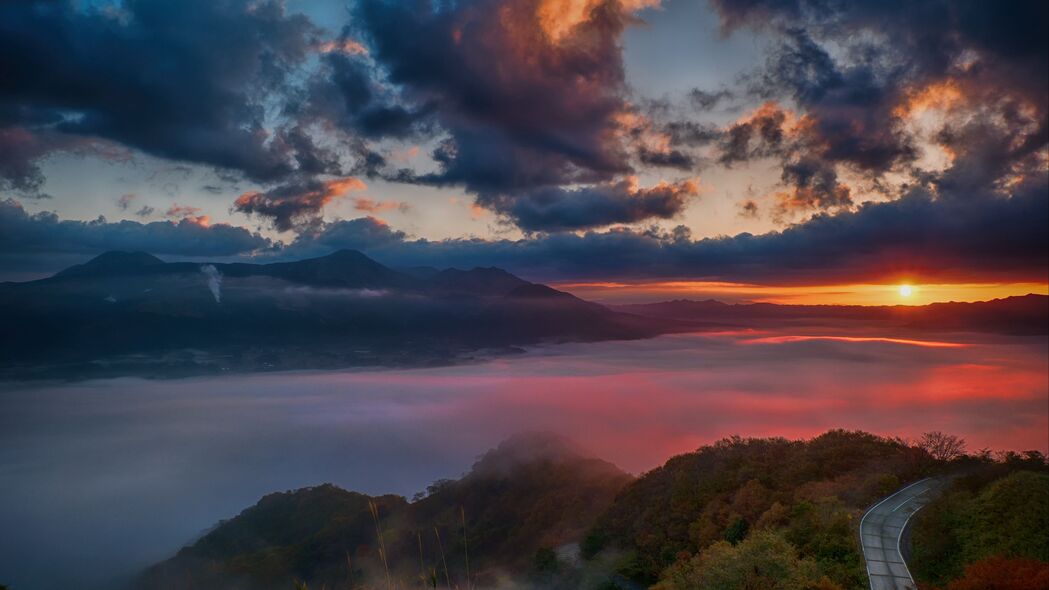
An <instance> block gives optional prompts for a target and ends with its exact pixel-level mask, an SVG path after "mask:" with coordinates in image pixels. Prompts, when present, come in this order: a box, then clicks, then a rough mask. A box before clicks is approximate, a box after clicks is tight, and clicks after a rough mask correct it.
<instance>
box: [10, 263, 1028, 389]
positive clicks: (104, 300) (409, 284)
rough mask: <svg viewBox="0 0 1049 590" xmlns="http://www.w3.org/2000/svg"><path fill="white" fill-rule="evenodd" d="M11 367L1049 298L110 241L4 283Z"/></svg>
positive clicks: (577, 335)
mask: <svg viewBox="0 0 1049 590" xmlns="http://www.w3.org/2000/svg"><path fill="white" fill-rule="evenodd" d="M0 321H2V322H3V324H4V326H5V330H4V331H2V332H0V379H41V378H43V379H82V378H92V377H110V376H123V375H143V376H151V377H178V376H186V375H200V374H220V373H225V372H248V371H265V370H288V369H335V368H346V367H362V366H386V367H408V366H431V365H439V364H450V363H455V362H462V361H467V360H470V359H477V358H486V357H489V356H493V355H501V354H509V353H514V352H519V351H521V350H522V349H521V347H524V346H531V345H535V344H539V343H544V342H586V341H600V340H617V339H640V338H649V337H653V336H656V335H659V334H664V333H669V332H686V331H703V330H719V329H733V328H757V329H773V328H777V327H798V326H807V325H814V324H823V325H827V324H829V323H830V322H834V323H841V322H861V323H865V324H871V325H874V326H876V327H877V328H878V329H886V328H889V329H892V330H951V331H966V330H968V331H982V332H1001V333H1010V334H1045V333H1046V331H1047V326H1049V298H1047V297H1045V296H1041V295H1027V296H1024V297H1011V298H1007V299H1001V300H995V301H989V302H981V303H942V304H940V303H937V304H932V305H926V306H883V307H865V306H832V305H818V306H812V305H773V304H767V303H756V304H735V305H729V304H724V303H721V302H718V301H712V300H711V301H689V300H677V301H668V302H662V303H653V304H644V305H622V306H615V307H606V306H603V305H599V304H597V303H593V302H589V301H584V300H582V299H580V298H578V297H575V296H574V295H572V294H570V293H566V292H563V291H558V290H556V289H553V288H551V287H549V286H547V285H543V284H539V283H532V282H529V281H526V280H524V279H522V278H520V277H517V276H515V275H513V274H511V273H509V272H507V271H505V270H503V269H499V268H473V269H469V270H462V269H456V268H449V269H437V268H429V267H415V268H408V269H393V268H390V267H387V266H385V265H383V264H380V263H379V262H377V261H375V260H372V259H371V258H369V257H368V256H366V255H365V254H363V253H361V252H358V251H355V250H340V251H337V252H334V253H332V254H330V255H327V256H322V257H319V258H311V259H306V260H299V261H294V262H276V263H270V264H248V263H195V262H165V261H163V260H161V259H159V258H157V257H155V256H152V255H150V254H147V253H144V252H107V253H105V254H102V255H99V256H97V257H95V258H94V259H92V260H90V261H88V262H86V263H84V264H79V265H76V266H72V267H70V268H67V269H65V270H63V271H61V272H59V273H57V274H55V275H54V276H52V277H48V278H45V279H40V280H36V281H30V282H24V283H3V284H0Z"/></svg>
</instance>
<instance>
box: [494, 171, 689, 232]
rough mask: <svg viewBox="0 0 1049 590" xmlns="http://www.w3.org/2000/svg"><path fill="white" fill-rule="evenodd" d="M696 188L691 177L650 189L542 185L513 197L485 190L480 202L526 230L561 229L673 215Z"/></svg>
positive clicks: (629, 185) (630, 184)
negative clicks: (689, 179) (572, 187)
mask: <svg viewBox="0 0 1049 590" xmlns="http://www.w3.org/2000/svg"><path fill="white" fill-rule="evenodd" d="M698 191H699V187H698V186H697V185H696V183H694V182H691V181H683V182H678V183H673V184H671V183H661V184H658V185H655V186H653V187H651V188H640V187H638V186H637V185H636V183H633V182H631V181H623V182H618V183H614V184H603V185H596V186H587V187H583V188H576V189H565V188H559V187H555V188H547V189H538V190H536V191H532V192H528V193H521V194H515V195H513V196H512V197H506V196H502V195H495V196H492V195H484V194H482V195H481V196H480V197H478V204H479V205H481V206H483V207H486V208H488V209H491V210H493V211H496V212H498V213H500V214H502V215H504V216H506V217H507V218H509V219H510V220H512V221H513V222H514V224H516V225H517V226H518V227H520V228H521V229H523V230H525V231H561V230H577V229H589V228H594V227H604V226H608V225H613V224H616V223H636V222H639V221H644V220H647V219H671V218H673V217H676V216H677V215H679V214H680V213H681V212H682V211H683V210H684V208H685V206H686V205H687V204H688V202H689V200H690V199H692V198H693V197H695V196H696V195H697V194H698Z"/></svg>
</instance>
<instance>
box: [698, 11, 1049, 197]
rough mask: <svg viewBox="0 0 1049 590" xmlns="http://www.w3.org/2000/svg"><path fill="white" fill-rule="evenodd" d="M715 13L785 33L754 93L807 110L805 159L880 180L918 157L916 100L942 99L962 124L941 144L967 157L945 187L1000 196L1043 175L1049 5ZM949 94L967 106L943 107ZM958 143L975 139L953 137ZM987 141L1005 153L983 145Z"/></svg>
mask: <svg viewBox="0 0 1049 590" xmlns="http://www.w3.org/2000/svg"><path fill="white" fill-rule="evenodd" d="M713 5H714V7H715V9H716V10H718V12H719V13H720V15H721V19H722V25H723V28H724V29H725V30H726V31H732V30H734V29H737V28H740V27H751V28H754V29H757V30H762V31H771V32H773V33H774V34H777V35H778V36H779V38H780V42H779V44H778V45H777V46H776V47H775V48H774V49H773V50H772V52H771V53H770V55H769V56H768V62H767V64H766V66H765V67H764V68H763V70H762V71H761V72H759V73H758V75H757V76H755V77H754V78H753V79H752V82H753V84H752V86H753V88H752V90H753V92H754V93H756V94H757V95H759V96H762V97H765V98H778V99H789V100H791V101H793V102H794V103H796V104H797V105H798V106H799V107H800V109H801V112H802V113H803V114H804V115H805V116H806V117H807V118H808V129H807V134H808V135H809V142H808V146H806V148H805V152H804V154H803V156H802V157H812V158H821V159H823V160H825V161H827V162H828V163H831V164H841V165H845V166H848V167H850V168H852V169H854V170H856V171H858V172H860V173H864V174H868V175H871V176H874V177H878V176H879V175H881V174H884V173H885V172H887V171H890V170H892V171H906V170H908V169H911V168H912V167H913V166H915V165H916V160H917V159H918V157H919V152H918V149H917V147H916V144H915V138H914V137H913V135H912V134H911V133H909V132H908V130H906V129H905V128H904V123H905V122H906V118H907V117H908V116H909V115H910V114H911V111H912V110H913V109H914V107H915V103H919V108H920V103H921V102H923V101H924V102H926V103H935V102H936V101H937V100H939V101H940V102H941V104H939V106H940V107H941V108H943V107H945V106H949V107H951V108H953V109H954V110H955V111H956V112H957V114H958V116H957V117H950V116H949V117H948V119H949V120H948V121H947V123H946V124H945V125H944V127H943V129H942V130H941V132H940V134H939V135H938V137H937V138H935V141H937V142H939V143H940V144H941V145H943V146H944V147H946V148H949V149H950V150H951V151H952V152H954V153H955V154H960V157H957V158H956V159H955V160H954V162H953V166H951V167H950V168H949V169H948V170H947V171H946V172H945V173H944V174H943V175H942V177H941V176H938V175H935V174H934V175H927V177H926V178H927V179H928V180H930V181H932V182H933V185H934V186H935V187H936V188H937V189H940V190H942V191H943V192H945V193H946V192H953V193H959V194H961V193H964V194H968V195H972V194H986V193H987V191H986V189H987V188H988V187H992V186H998V187H999V188H1001V185H1002V183H1003V181H1004V180H1005V178H1006V177H1007V176H1010V175H1016V174H1017V168H1020V169H1021V170H1020V176H1021V177H1023V176H1025V175H1026V174H1027V173H1033V174H1036V175H1044V170H1043V171H1039V170H1035V169H1033V167H1032V163H1031V161H1030V160H1031V154H1032V153H1033V152H1034V151H1036V150H1038V149H1044V147H1045V146H1046V144H1047V142H1049V125H1047V120H1049V114H1047V111H1049V108H1047V105H1046V102H1045V92H1046V88H1047V87H1049V35H1046V34H1045V31H1046V30H1049V4H1047V3H1045V2H1043V1H1041V0H1023V1H1016V2H981V1H977V0H962V1H947V0H925V1H921V2H911V1H903V0H890V1H869V2H847V3H846V2H842V3H837V2H832V3H828V2H823V1H820V0H767V1H764V0H753V1H747V2H729V1H727V0H715V2H713ZM830 48H833V50H832V49H830ZM937 93H939V94H940V97H939V98H937V96H936V95H937ZM947 93H950V94H951V95H952V96H951V99H952V100H953V101H954V102H955V103H956V104H952V105H944V104H942V103H943V102H944V101H943V97H944V96H945V95H946V94H947ZM948 110H950V108H949V109H948ZM951 114H954V113H950V112H949V113H948V115H951ZM958 138H964V141H952V140H954V139H958ZM1005 138H1009V140H1008V141H1006V140H1005ZM988 145H990V146H995V147H993V148H982V147H980V146H988ZM734 153H735V152H731V154H734ZM759 155H760V154H759ZM746 156H747V155H744V156H742V157H746ZM732 157H733V156H732V155H730V156H729V158H730V159H731V158H732ZM790 162H791V161H789V160H788V161H787V162H786V164H790ZM1042 168H1044V165H1043V166H1042Z"/></svg>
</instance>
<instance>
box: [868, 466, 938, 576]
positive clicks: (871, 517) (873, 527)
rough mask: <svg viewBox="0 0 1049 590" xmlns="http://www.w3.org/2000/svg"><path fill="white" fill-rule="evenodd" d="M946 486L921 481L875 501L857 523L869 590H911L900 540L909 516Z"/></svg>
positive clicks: (935, 481) (926, 480)
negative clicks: (869, 584) (868, 580)
mask: <svg viewBox="0 0 1049 590" xmlns="http://www.w3.org/2000/svg"><path fill="white" fill-rule="evenodd" d="M946 485H947V482H946V481H945V480H943V479H933V478H930V479H923V480H920V481H916V482H914V483H912V484H911V485H909V486H906V487H904V488H902V489H900V490H899V491H897V492H896V493H895V494H893V495H891V496H889V497H888V498H885V499H884V500H882V501H881V502H878V503H877V504H875V505H874V506H872V507H871V509H870V510H868V511H867V513H866V514H864V515H863V519H862V520H861V521H860V541H861V542H862V543H863V558H864V559H865V560H866V561H867V576H868V577H869V578H870V581H871V590H914V589H915V588H917V585H916V584H915V583H914V579H913V578H911V572H910V570H909V569H907V564H906V563H905V562H904V561H903V555H902V554H901V552H900V539H901V537H902V536H903V529H904V528H905V527H906V526H907V521H908V520H910V518H911V516H912V515H913V514H914V513H915V512H917V511H919V510H921V509H922V507H924V506H925V505H926V504H928V503H929V502H930V501H931V500H932V499H933V498H935V497H936V496H937V495H938V494H939V493H940V491H942V490H943V488H944V487H945V486H946Z"/></svg>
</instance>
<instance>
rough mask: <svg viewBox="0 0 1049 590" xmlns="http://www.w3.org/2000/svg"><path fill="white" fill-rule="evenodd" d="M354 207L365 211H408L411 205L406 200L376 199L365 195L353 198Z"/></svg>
mask: <svg viewBox="0 0 1049 590" xmlns="http://www.w3.org/2000/svg"><path fill="white" fill-rule="evenodd" d="M353 208H354V209H355V210H357V211H363V212H365V213H382V212H383V211H400V212H401V213H406V212H407V211H408V210H409V209H411V205H409V204H408V203H406V202H404V201H376V200H374V199H367V198H364V197H360V198H356V199H354V200H353Z"/></svg>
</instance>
